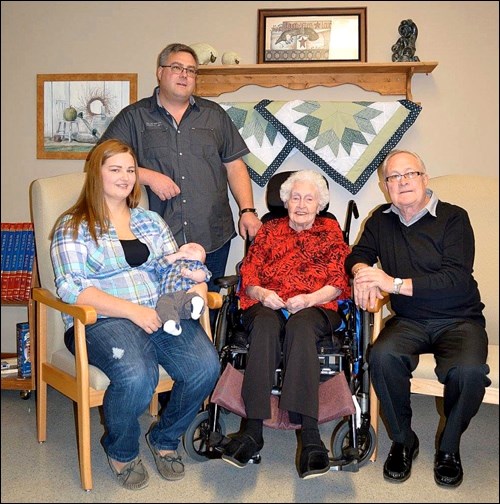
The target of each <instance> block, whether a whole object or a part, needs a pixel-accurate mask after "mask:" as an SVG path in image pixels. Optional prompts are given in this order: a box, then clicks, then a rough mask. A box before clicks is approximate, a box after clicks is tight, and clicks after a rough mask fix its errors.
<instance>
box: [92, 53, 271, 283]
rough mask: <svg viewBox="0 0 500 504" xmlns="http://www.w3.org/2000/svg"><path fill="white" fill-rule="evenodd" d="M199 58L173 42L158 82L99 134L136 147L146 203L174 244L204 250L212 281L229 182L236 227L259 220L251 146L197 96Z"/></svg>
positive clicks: (247, 229)
mask: <svg viewBox="0 0 500 504" xmlns="http://www.w3.org/2000/svg"><path fill="white" fill-rule="evenodd" d="M197 73H198V58H197V56H196V53H195V52H194V50H193V49H191V47H189V46H187V45H184V44H177V43H176V44H170V45H168V46H167V47H165V49H163V50H162V51H161V53H160V54H159V56H158V65H157V70H156V76H157V78H158V86H157V87H156V88H155V90H154V91H153V95H152V96H151V97H149V98H143V99H142V100H139V101H138V102H136V103H133V104H131V105H129V106H127V107H125V108H124V109H123V110H122V111H121V112H120V113H119V114H118V115H117V116H116V117H115V119H114V120H113V121H112V122H111V124H110V125H109V126H108V128H107V130H106V131H105V132H104V134H103V136H102V139H101V140H104V139H107V138H117V139H120V140H122V141H123V142H125V143H127V144H129V145H130V146H131V147H132V148H133V149H134V151H135V152H136V154H137V160H138V163H139V168H138V173H139V181H140V183H141V184H144V185H146V187H147V191H148V196H149V206H150V209H151V210H154V211H156V212H158V213H159V214H160V215H161V216H162V217H163V218H164V219H165V220H166V222H167V223H168V225H169V227H170V228H171V230H172V232H173V234H174V237H175V239H176V241H177V244H178V245H179V246H181V245H183V244H185V243H188V242H196V243H199V244H200V245H202V246H203V247H204V249H205V250H206V251H207V258H206V263H205V264H206V266H207V268H208V269H209V270H210V271H211V272H212V278H211V280H210V281H209V283H208V290H210V291H218V290H220V289H219V288H218V287H216V286H215V284H214V283H213V280H214V279H216V278H218V277H221V276H224V275H225V270H226V263H227V258H228V255H229V248H230V244H231V240H232V239H233V238H234V237H235V236H236V231H235V226H234V222H233V216H232V212H231V207H230V205H229V196H228V185H229V189H230V190H231V193H232V195H233V196H234V199H235V200H236V203H237V204H238V208H239V223H238V230H239V234H240V235H241V236H242V237H243V238H246V237H247V236H248V237H249V238H250V239H253V238H254V236H255V235H256V233H257V231H258V229H259V227H260V226H261V222H260V220H259V219H258V217H257V213H256V211H255V208H254V202H253V193H252V184H251V180H250V176H249V174H248V170H247V167H246V165H245V163H244V162H243V160H242V159H241V158H242V156H244V155H245V154H248V152H249V149H248V147H247V146H246V144H245V141H244V140H243V138H242V137H241V135H240V134H239V133H238V130H237V128H236V127H235V126H234V124H233V123H232V121H231V119H230V118H229V116H228V115H227V114H226V112H225V111H224V109H222V107H220V106H219V105H218V104H217V103H215V102H212V101H209V100H206V99H204V98H200V97H198V96H194V95H193V93H194V91H195V87H196V74H197Z"/></svg>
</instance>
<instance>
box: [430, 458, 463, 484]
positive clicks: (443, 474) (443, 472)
mask: <svg viewBox="0 0 500 504" xmlns="http://www.w3.org/2000/svg"><path fill="white" fill-rule="evenodd" d="M463 479H464V471H463V469H462V462H461V461H460V454H459V453H458V452H457V453H449V452H444V451H441V450H438V451H437V452H436V456H435V458H434V481H435V482H436V483H437V484H438V485H440V486H444V487H457V486H459V485H460V484H461V483H462V481H463Z"/></svg>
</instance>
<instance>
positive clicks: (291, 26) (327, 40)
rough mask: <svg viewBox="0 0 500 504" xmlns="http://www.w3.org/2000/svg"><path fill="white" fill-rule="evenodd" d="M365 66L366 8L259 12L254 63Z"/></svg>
mask: <svg viewBox="0 0 500 504" xmlns="http://www.w3.org/2000/svg"><path fill="white" fill-rule="evenodd" d="M314 61H343V62H348V61H352V62H366V7H354V8H324V9H323V8H322V9H259V23H258V35H257V63H300V62H308V63H310V62H314Z"/></svg>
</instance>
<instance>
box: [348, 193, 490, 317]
mask: <svg viewBox="0 0 500 504" xmlns="http://www.w3.org/2000/svg"><path fill="white" fill-rule="evenodd" d="M389 207H390V204H384V205H381V206H380V207H378V208H377V209H375V211H374V212H373V214H372V216H371V217H370V218H369V219H368V220H367V222H366V224H365V227H364V231H363V233H362V235H361V238H360V239H359V242H358V244H357V245H355V246H354V247H353V249H352V252H351V254H350V255H349V256H348V258H347V259H346V263H345V266H346V270H347V272H348V273H349V274H350V273H351V269H352V267H353V266H354V264H356V263H359V262H361V263H366V264H369V265H372V264H375V263H377V261H380V267H381V268H382V269H383V270H384V271H385V272H386V273H387V274H389V275H391V276H393V277H399V278H411V279H412V282H413V296H411V297H410V296H403V295H397V296H396V295H391V306H392V309H393V310H394V312H395V313H396V315H398V316H400V317H408V318H411V319H415V320H425V319H447V318H463V319H468V320H473V321H475V322H477V323H479V324H481V325H483V326H484V325H485V320H484V317H483V314H482V310H483V308H484V305H483V303H482V302H481V298H480V294H479V290H478V286H477V282H476V281H475V280H474V277H473V275H472V272H473V264H474V233H473V230H472V226H471V224H470V221H469V216H468V214H467V212H466V211H465V210H464V209H463V208H460V207H458V206H456V205H452V204H450V203H444V202H442V201H439V202H438V204H437V207H436V217H433V216H432V215H430V214H429V213H427V214H425V215H424V216H423V217H422V218H421V219H420V220H418V221H417V222H415V223H414V224H412V225H411V226H409V227H407V226H405V225H403V224H402V223H401V221H400V220H399V217H398V216H397V215H396V214H395V213H394V212H389V213H383V212H384V210H387V209H388V208H389Z"/></svg>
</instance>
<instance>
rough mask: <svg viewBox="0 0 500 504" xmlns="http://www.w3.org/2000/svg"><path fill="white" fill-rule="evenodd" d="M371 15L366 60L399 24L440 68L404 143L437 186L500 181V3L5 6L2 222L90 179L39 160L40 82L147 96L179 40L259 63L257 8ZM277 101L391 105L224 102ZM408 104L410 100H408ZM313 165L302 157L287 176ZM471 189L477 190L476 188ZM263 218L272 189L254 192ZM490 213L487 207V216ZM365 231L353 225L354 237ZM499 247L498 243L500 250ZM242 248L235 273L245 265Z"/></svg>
mask: <svg viewBox="0 0 500 504" xmlns="http://www.w3.org/2000/svg"><path fill="white" fill-rule="evenodd" d="M311 5H312V6H315V5H317V6H318V7H347V6H366V7H367V26H368V38H367V40H368V61H369V62H387V61H391V46H392V44H394V42H395V41H396V40H397V38H398V33H397V30H398V26H399V23H400V22H401V21H402V20H403V19H408V18H411V19H413V21H415V23H416V24H417V26H418V30H419V36H418V39H417V44H416V48H417V55H418V56H419V58H420V59H421V60H422V61H438V62H439V65H438V67H437V68H436V69H435V70H434V72H433V73H432V74H430V75H428V76H427V75H425V74H424V75H420V74H419V75H416V76H415V77H414V78H413V98H414V100H415V101H418V102H421V104H422V106H423V110H422V112H421V114H420V116H419V117H418V119H417V121H416V123H415V124H414V125H413V126H412V127H411V128H410V130H409V131H408V132H407V133H406V135H405V136H404V138H403V139H402V141H401V142H400V143H399V145H398V146H399V147H400V148H408V149H412V150H416V151H418V152H419V153H420V154H421V156H422V157H423V159H424V161H425V162H426V164H427V169H428V171H429V172H430V174H431V175H432V176H435V175H444V174H448V173H478V174H484V175H498V2H484V1H483V2H456V1H453V2H404V1H400V2H391V3H389V2H369V1H368V2H366V1H365V2H348V1H343V2H317V3H316V4H315V3H314V2H286V3H285V2H272V1H271V2H130V1H129V2H101V1H99V2H90V1H89V2H20V1H15V2H8V1H7V2H5V1H2V3H1V9H2V11H1V14H2V19H1V23H2V44H1V51H2V103H1V107H2V108H1V115H2V166H1V181H2V189H1V191H2V193H1V196H2V221H4V222H5V221H25V220H29V206H28V187H29V184H30V182H31V181H32V180H33V179H35V178H38V177H43V176H50V175H57V174H60V173H68V172H72V171H79V170H82V169H83V161H68V160H39V159H36V75H37V74H46V73H78V72H80V73H104V72H134V73H137V74H138V81H139V82H138V84H139V85H138V96H139V98H141V97H144V96H146V95H149V94H150V93H151V91H152V89H153V87H154V86H155V85H156V79H155V62H156V56H157V54H158V53H159V52H160V50H161V49H162V48H163V47H164V46H165V45H167V44H168V43H170V42H184V43H187V44H191V43H194V42H207V43H210V44H211V45H213V46H214V47H215V48H217V49H218V51H219V60H218V61H217V63H219V62H220V55H221V54H222V53H223V52H224V51H229V50H233V51H237V52H238V53H239V54H240V55H241V56H242V62H243V63H255V62H256V45H257V43H256V40H257V10H258V9H259V8H278V7H286V8H301V7H311ZM263 98H269V99H281V100H283V99H284V100H287V99H296V98H301V99H316V100H342V101H349V100H355V99H364V100H387V99H392V98H387V97H385V98H384V97H380V96H379V95H377V94H375V93H367V92H365V91H363V90H361V89H360V88H357V87H355V86H350V85H348V86H343V87H338V88H333V89H326V88H314V89H310V90H307V91H291V90H286V89H283V88H273V89H264V88H257V87H255V86H251V87H247V88H243V89H241V90H239V91H237V92H235V93H230V94H226V95H223V96H221V97H219V98H216V101H231V100H233V101H245V100H246V101H256V100H259V99H263ZM401 98H403V97H401ZM298 166H300V167H311V165H310V164H309V162H308V161H307V160H306V159H305V158H303V157H301V155H300V154H299V155H297V156H295V157H294V158H292V160H290V161H289V162H288V164H287V165H286V166H284V167H283V168H282V169H294V168H296V167H298ZM331 186H332V204H331V205H330V208H331V209H332V211H333V212H334V213H335V214H336V215H337V216H338V218H339V220H340V222H341V223H343V221H344V216H345V209H346V204H347V201H348V200H349V199H351V198H353V196H352V195H351V194H350V193H349V192H348V191H346V190H345V189H343V188H342V187H340V186H338V185H337V184H335V183H333V184H331ZM471 190H473V188H471ZM254 194H255V202H256V206H257V208H258V209H259V211H260V212H261V213H262V212H263V211H264V208H265V204H264V194H265V189H263V188H261V187H259V186H257V185H255V184H254ZM354 198H355V200H356V202H357V204H358V207H359V210H360V213H361V216H362V217H363V218H364V217H365V216H366V214H367V213H368V211H369V210H371V209H372V208H373V207H374V206H375V205H376V204H378V203H380V202H382V201H383V195H382V193H381V192H380V190H379V187H378V181H377V178H376V175H373V176H372V177H371V178H370V179H369V181H368V182H367V184H366V185H365V186H364V187H363V189H361V191H359V192H358V194H357V195H356V196H355V197H354ZM485 211H487V209H485ZM359 224H360V222H358V221H355V222H354V223H353V226H352V228H351V236H352V237H353V238H355V237H356V236H357V233H358V230H359ZM495 245H497V244H495ZM242 251H243V247H242V241H241V239H239V238H237V239H235V240H234V241H233V246H232V252H231V256H230V264H229V266H228V271H231V272H232V271H233V269H234V264H235V262H237V261H238V260H239V259H240V258H241V256H242V253H243V252H242ZM1 310H2V350H3V351H12V349H13V348H14V349H15V343H14V346H13V344H12V342H13V341H14V338H13V335H14V327H15V322H17V321H21V320H23V319H25V318H26V316H25V311H24V310H23V309H22V308H15V307H2V309H1Z"/></svg>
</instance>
